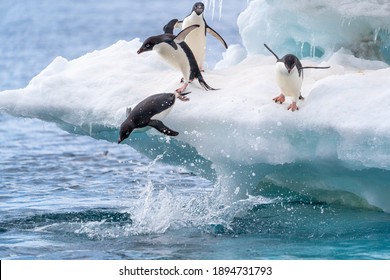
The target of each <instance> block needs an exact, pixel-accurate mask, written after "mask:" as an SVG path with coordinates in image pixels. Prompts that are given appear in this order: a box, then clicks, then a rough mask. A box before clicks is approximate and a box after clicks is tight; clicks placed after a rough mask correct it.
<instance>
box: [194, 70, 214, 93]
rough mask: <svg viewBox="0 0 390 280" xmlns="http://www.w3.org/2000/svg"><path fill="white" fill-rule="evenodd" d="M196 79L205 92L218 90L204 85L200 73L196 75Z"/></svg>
mask: <svg viewBox="0 0 390 280" xmlns="http://www.w3.org/2000/svg"><path fill="white" fill-rule="evenodd" d="M196 78H197V79H198V81H199V84H200V85H201V86H202V87H203V88H204V89H205V90H218V89H215V88H213V87H211V86H209V85H208V84H207V83H206V81H205V80H204V79H203V76H202V74H200V72H199V74H198V75H197V77H196Z"/></svg>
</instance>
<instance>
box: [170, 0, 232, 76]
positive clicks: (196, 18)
mask: <svg viewBox="0 0 390 280" xmlns="http://www.w3.org/2000/svg"><path fill="white" fill-rule="evenodd" d="M204 9H205V8H204V4H203V3H202V2H196V3H195V4H194V6H193V7H192V11H191V14H190V15H188V16H187V17H186V18H184V20H183V21H178V22H177V23H176V25H175V27H176V28H182V29H185V28H187V27H188V26H191V25H194V24H197V25H199V28H198V29H196V30H195V31H194V32H191V34H189V35H188V36H187V37H186V39H185V42H186V43H187V45H188V46H189V47H190V48H191V50H192V52H193V53H194V56H195V59H196V61H197V62H198V65H199V69H200V70H201V71H203V66H204V61H205V58H206V33H207V32H208V33H209V34H211V35H213V36H214V37H215V38H216V39H217V40H218V41H220V42H221V44H222V45H223V46H224V47H225V48H226V49H227V48H228V45H227V44H226V42H225V40H224V39H223V38H222V37H221V35H219V34H218V32H216V31H215V30H214V29H212V28H211V27H210V26H208V25H207V23H206V20H205V19H204V16H203V12H204Z"/></svg>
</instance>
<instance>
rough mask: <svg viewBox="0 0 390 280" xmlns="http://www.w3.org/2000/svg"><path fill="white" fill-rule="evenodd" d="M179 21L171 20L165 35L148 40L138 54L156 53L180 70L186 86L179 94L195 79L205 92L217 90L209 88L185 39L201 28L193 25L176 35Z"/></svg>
mask: <svg viewBox="0 0 390 280" xmlns="http://www.w3.org/2000/svg"><path fill="white" fill-rule="evenodd" d="M177 21H178V20H171V21H170V22H169V23H168V24H167V25H166V26H165V27H164V30H165V33H164V34H161V35H156V36H152V37H149V38H147V39H146V40H145V41H144V43H143V44H142V46H141V48H140V49H139V50H138V52H137V53H138V54H141V53H143V52H146V51H152V50H154V51H156V52H157V53H158V54H159V55H160V56H161V57H162V58H163V59H164V60H165V61H166V62H167V63H168V64H169V65H170V66H172V67H173V68H175V69H178V70H180V71H181V73H182V74H183V81H184V84H183V86H182V87H180V88H178V89H176V92H177V93H182V92H184V90H185V89H186V88H187V86H188V84H189V83H190V82H192V81H193V80H194V79H198V81H199V84H200V85H201V86H202V87H203V88H204V89H205V90H215V89H214V88H212V87H211V86H209V85H208V84H207V83H206V81H205V80H204V79H203V76H202V74H201V72H200V69H199V66H198V64H197V62H196V59H195V57H194V54H193V53H192V51H191V49H190V47H188V45H187V44H186V42H185V41H184V39H185V38H186V36H187V35H188V34H189V33H190V32H192V31H193V30H195V29H197V28H199V25H192V26H189V27H187V28H185V29H183V30H182V31H181V32H180V33H179V34H177V35H174V34H172V32H171V31H173V27H172V25H174V24H175V22H177Z"/></svg>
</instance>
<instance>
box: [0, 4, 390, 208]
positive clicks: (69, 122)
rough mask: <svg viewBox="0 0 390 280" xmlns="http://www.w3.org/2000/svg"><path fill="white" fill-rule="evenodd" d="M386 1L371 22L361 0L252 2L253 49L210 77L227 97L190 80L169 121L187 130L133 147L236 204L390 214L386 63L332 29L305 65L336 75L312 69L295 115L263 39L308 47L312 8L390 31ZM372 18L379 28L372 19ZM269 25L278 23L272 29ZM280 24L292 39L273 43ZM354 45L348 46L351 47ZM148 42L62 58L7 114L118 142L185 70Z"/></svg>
mask: <svg viewBox="0 0 390 280" xmlns="http://www.w3.org/2000/svg"><path fill="white" fill-rule="evenodd" d="M309 2H310V5H308V7H307V9H308V10H305V9H306V8H305V9H304V10H303V11H301V10H300V9H301V8H302V6H299V5H303V4H305V3H306V4H307V3H309ZM380 2H381V1H370V3H371V4H372V5H376V4H378V5H379V3H380ZM382 2H383V3H384V4H383V5H381V10H380V12H378V13H376V14H374V15H372V14H369V12H370V11H367V10H369V9H367V8H364V6H363V4H362V3H361V2H358V6H359V7H360V5H362V6H361V9H359V10H361V13H362V14H347V11H349V9H348V3H349V2H348V1H341V2H340V1H338V2H337V3H341V4H337V5H336V4H335V3H336V2H335V1H330V2H327V4H323V6H318V5H319V4H316V3H319V1H300V2H291V3H288V4H287V3H284V6H283V7H282V8H281V4H280V3H281V1H261V0H253V1H251V2H250V3H249V5H248V9H247V10H245V11H244V12H243V13H242V14H241V15H240V17H239V19H238V25H239V27H240V31H241V35H242V38H243V44H244V47H242V46H239V45H235V46H231V47H230V48H229V49H228V50H227V52H226V53H225V54H224V59H223V60H222V61H220V62H219V63H218V64H217V65H216V67H215V69H211V70H206V72H205V73H204V77H205V79H206V80H207V82H208V83H210V85H212V86H213V87H216V88H219V90H217V91H205V90H204V89H203V88H201V87H200V86H199V85H198V84H197V83H192V84H190V85H189V87H188V90H190V91H191V94H190V95H189V98H190V101H189V102H176V103H175V105H174V108H173V109H172V111H171V112H170V114H169V115H168V116H167V117H166V119H165V120H164V123H166V124H167V125H169V126H170V127H174V128H175V130H177V131H179V133H180V134H179V135H178V136H177V137H175V138H173V137H172V138H170V137H167V136H165V135H161V134H159V133H158V132H157V131H155V130H148V131H147V132H143V133H138V134H137V133H134V134H132V136H131V137H130V138H129V139H128V140H126V141H124V143H126V144H128V145H130V146H132V147H134V148H136V149H137V150H138V151H140V152H142V153H144V154H145V155H148V156H150V157H152V158H156V157H157V156H160V157H161V155H163V156H162V158H163V160H164V161H165V162H169V163H174V164H177V165H182V166H184V167H186V168H187V169H188V170H191V171H193V172H195V173H197V174H199V175H200V176H203V177H205V178H207V179H210V180H214V181H215V182H216V184H219V185H220V186H221V192H223V199H224V200H225V201H226V202H231V201H237V200H239V199H242V198H245V197H248V195H249V196H253V195H259V196H265V197H269V198H272V199H280V198H283V199H292V200H294V199H297V200H299V201H307V202H309V203H316V202H321V203H322V202H325V203H336V204H341V205H346V206H350V207H363V208H368V209H376V210H378V209H379V210H382V211H386V212H390V204H389V203H388V202H389V201H390V186H389V184H390V183H389V182H390V122H388V121H387V120H388V117H390V113H389V110H388V108H389V107H390V98H389V97H390V87H389V82H388V77H389V76H390V67H389V66H388V64H386V63H385V62H384V61H383V60H382V61H381V60H366V59H364V58H362V57H356V53H355V52H354V50H353V48H350V47H348V44H340V48H338V49H337V50H336V48H335V46H336V44H338V43H336V42H337V40H333V39H332V38H330V37H328V38H326V36H328V35H329V36H330V33H331V32H330V30H329V32H328V33H329V34H328V33H327V32H326V30H325V33H324V36H323V37H322V35H321V36H319V37H316V40H315V42H314V41H311V42H310V44H311V46H315V47H316V48H317V46H318V48H319V49H321V50H323V52H324V54H326V55H323V56H321V58H318V57H307V56H305V55H302V57H303V59H302V64H303V65H304V66H305V65H306V66H308V65H310V66H328V65H330V66H331V68H330V69H326V70H316V69H305V70H304V72H305V79H304V82H303V88H302V95H303V96H304V97H305V100H304V101H300V103H299V107H300V110H299V111H297V112H291V111H288V110H287V103H286V104H282V105H279V104H275V103H274V102H273V101H272V98H274V97H275V96H277V95H279V89H278V88H277V86H276V82H275V77H274V65H275V58H274V57H273V56H272V55H269V54H267V55H265V54H266V53H267V50H266V49H264V50H263V49H261V48H264V46H263V44H262V42H261V43H260V41H264V42H266V43H267V44H269V45H270V46H272V48H274V49H275V50H276V52H277V53H278V54H280V55H281V56H282V55H283V54H285V53H286V51H287V49H290V48H289V47H290V44H289V42H290V39H291V38H294V40H293V42H294V43H293V45H294V46H295V45H296V44H297V42H301V41H300V40H301V39H299V36H298V35H299V34H298V33H299V30H300V28H301V25H302V26H307V24H302V22H301V21H300V20H297V18H296V17H297V16H298V15H302V14H303V15H302V17H306V19H307V20H309V19H311V20H312V19H313V18H315V17H313V16H312V15H311V16H310V13H311V12H314V11H323V12H324V13H325V15H326V17H325V18H326V20H329V22H333V21H334V19H335V18H337V17H340V18H345V17H346V15H348V16H351V17H353V19H352V20H353V21H355V20H357V21H358V22H356V23H355V22H354V23H353V24H360V25H363V27H366V26H367V27H368V25H369V27H370V28H371V27H372V28H374V29H375V28H377V27H378V26H379V25H381V24H383V26H388V25H387V23H388V17H386V16H385V15H386V12H388V8H389V5H388V3H387V2H384V1H382ZM270 3H271V4H270ZM296 3H300V4H299V5H298V4H296ZM305 7H306V6H305ZM286 9H292V10H293V12H292V15H295V16H294V17H293V16H291V18H290V17H287V19H288V22H289V23H295V24H296V26H292V27H291V28H292V30H293V31H296V32H297V33H296V34H295V33H291V35H290V36H291V38H290V39H289V38H287V35H286V34H289V32H288V31H289V30H286V29H285V28H286V27H285V26H284V25H279V26H275V25H274V24H273V23H272V20H271V19H270V18H267V17H271V15H272V13H274V14H275V13H276V12H277V11H279V12H283V11H286ZM363 12H364V14H363ZM371 12H372V11H371ZM266 16H267V17H266ZM264 17H266V18H264ZM319 18H320V17H319ZM371 18H377V21H372V22H371V21H370V24H368V19H371ZM365 20H367V21H365ZM267 21H268V25H269V26H271V27H269V26H268V27H269V28H268V29H264V28H263V27H264V24H265V23H266V22H267ZM375 22H376V23H377V25H374V24H375ZM322 24H323V23H322ZM351 24H352V23H351ZM320 26H321V24H320V23H317V27H318V28H319V27H320ZM340 26H342V27H343V24H342V23H341V25H340ZM329 28H330V27H329ZM381 28H382V27H381ZM278 29H279V31H280V32H279V33H278V34H279V35H280V36H282V37H283V38H282V37H280V36H275V34H276V33H275V30H278ZM272 30H274V31H272ZM282 30H283V32H282ZM363 30H364V28H363ZM301 32H302V33H306V35H307V34H310V33H308V31H307V30H301ZM367 32H368V31H367ZM386 32H387V31H386ZM333 33H334V32H333ZM379 33H380V32H379ZM333 35H334V34H333ZM335 36H340V37H341V35H335ZM378 36H379V35H378ZM276 37H278V38H276ZM303 37H305V36H304V35H302V42H303ZM256 38H257V39H256ZM378 38H379V37H378ZM339 39H340V38H339ZM344 39H345V40H344V41H343V42H344V43H346V42H352V40H353V38H352V37H349V38H344ZM305 40H307V39H305ZM305 42H306V41H305ZM140 46H141V42H140V40H139V39H133V40H131V41H123V40H122V41H118V42H117V43H115V44H113V45H112V46H110V47H108V48H106V49H103V50H97V51H94V52H91V53H88V54H85V55H84V56H82V57H80V58H77V59H74V60H67V59H65V58H63V57H57V58H56V59H55V60H54V61H53V62H52V63H51V64H50V65H48V66H47V68H45V69H44V70H43V71H42V72H41V73H40V74H38V75H37V76H36V77H35V78H33V79H32V80H31V82H30V83H29V84H28V86H27V87H25V88H23V89H17V90H7V91H3V92H0V110H1V111H4V112H7V113H9V114H11V115H14V116H22V117H29V118H39V119H42V120H45V121H49V122H54V123H56V124H58V125H59V126H60V127H61V128H63V129H64V130H66V131H68V132H70V133H76V134H84V135H90V136H91V137H94V138H96V139H105V140H107V141H112V142H116V141H117V139H118V130H119V126H120V124H121V123H122V122H123V121H124V120H125V118H126V108H127V107H129V106H131V105H132V104H136V103H138V102H139V101H141V100H142V99H144V98H145V97H147V96H149V95H152V94H156V93H163V92H173V91H174V89H176V88H177V87H178V85H179V83H180V78H181V77H180V73H178V72H177V71H175V70H172V69H171V68H169V67H168V66H167V65H166V64H165V63H164V62H163V61H162V60H161V59H160V58H159V57H158V55H157V54H156V53H154V52H151V53H146V54H144V55H143V56H139V55H137V53H136V52H137V50H138V49H139V47H140ZM302 46H303V45H301V46H300V47H302ZM290 51H291V49H290ZM314 56H316V55H314ZM287 102H288V101H287Z"/></svg>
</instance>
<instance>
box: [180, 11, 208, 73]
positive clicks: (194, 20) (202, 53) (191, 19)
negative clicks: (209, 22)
mask: <svg viewBox="0 0 390 280" xmlns="http://www.w3.org/2000/svg"><path fill="white" fill-rule="evenodd" d="M194 24H198V25H199V27H198V28H197V29H195V30H193V31H192V32H191V33H190V34H188V35H187V37H186V38H185V40H184V41H185V42H186V43H187V45H188V46H189V47H190V49H191V50H192V53H193V54H194V56H195V59H196V62H197V63H198V65H199V68H200V69H201V70H202V69H203V64H204V61H205V58H206V25H205V22H204V19H203V17H202V16H197V15H191V16H188V17H186V18H185V19H184V21H183V25H182V29H185V28H187V27H189V26H191V25H194Z"/></svg>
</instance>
